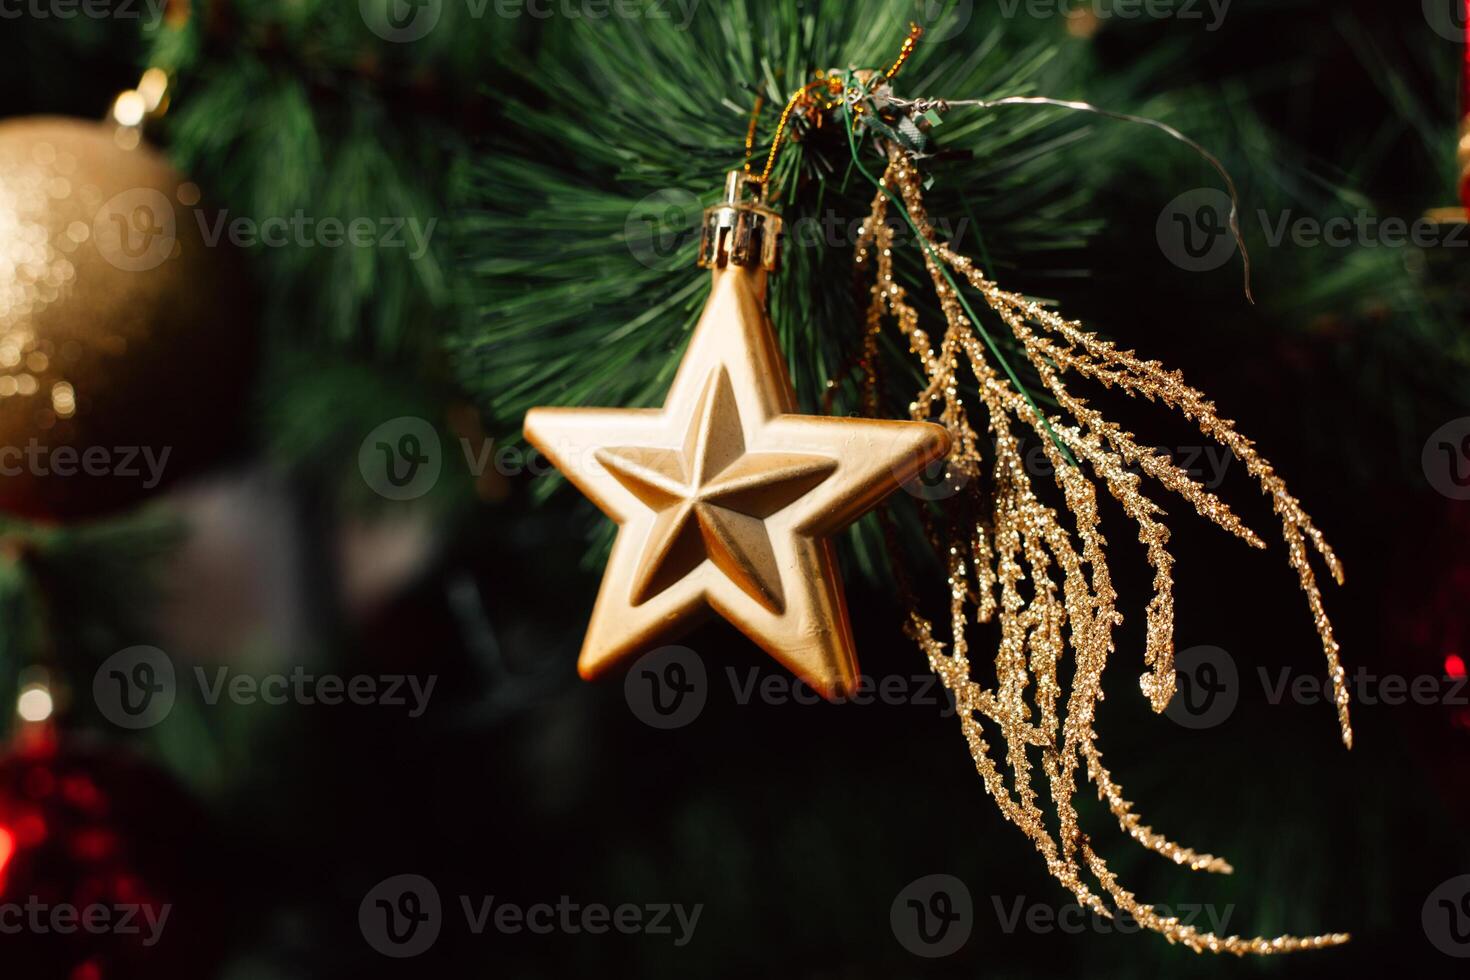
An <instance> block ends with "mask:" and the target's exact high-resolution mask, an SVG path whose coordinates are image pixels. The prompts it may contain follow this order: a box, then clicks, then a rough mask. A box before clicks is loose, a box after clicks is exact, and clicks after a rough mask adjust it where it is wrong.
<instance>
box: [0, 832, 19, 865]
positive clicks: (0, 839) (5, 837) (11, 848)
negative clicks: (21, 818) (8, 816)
mask: <svg viewBox="0 0 1470 980" xmlns="http://www.w3.org/2000/svg"><path fill="white" fill-rule="evenodd" d="M14 853H15V835H14V834H12V833H11V832H10V828H8V827H0V875H3V874H5V866H6V865H7V864H9V863H10V857H11V855H13V854H14Z"/></svg>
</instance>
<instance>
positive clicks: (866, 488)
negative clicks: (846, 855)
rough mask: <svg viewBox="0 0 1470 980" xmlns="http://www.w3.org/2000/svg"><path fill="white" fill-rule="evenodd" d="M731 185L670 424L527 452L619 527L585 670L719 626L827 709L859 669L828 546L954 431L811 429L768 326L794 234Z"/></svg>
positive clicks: (654, 414)
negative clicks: (784, 241)
mask: <svg viewBox="0 0 1470 980" xmlns="http://www.w3.org/2000/svg"><path fill="white" fill-rule="evenodd" d="M746 179H747V178H746V177H745V175H744V174H742V173H739V172H736V173H732V174H731V175H730V177H729V180H728V181H727V184H726V190H725V199H724V201H723V202H722V203H720V204H718V205H716V206H715V207H712V208H710V209H708V210H707V211H706V212H705V215H704V228H703V236H702V240H701V245H700V259H699V262H700V265H701V266H704V267H706V268H710V269H712V270H713V273H712V274H713V283H712V287H711V289H710V296H709V300H708V301H707V302H706V304H705V307H704V312H703V314H702V315H701V317H700V319H699V324H698V326H697V327H696V328H695V330H694V335H693V337H692V338H691V339H690V341H689V349H688V351H686V352H685V354H684V360H683V362H682V363H681V364H680V365H679V370H678V373H677V374H676V375H675V377H674V383H673V387H671V388H670V389H669V393H668V397H667V398H666V399H665V401H664V405H663V408H659V409H612V408H537V409H533V410H532V411H530V412H529V413H527V415H526V422H525V431H526V438H527V439H528V440H529V441H530V442H531V443H532V444H533V445H534V446H535V447H536V448H537V449H539V450H540V451H541V452H542V453H544V454H545V455H546V456H547V458H549V459H550V460H551V461H552V463H554V464H555V465H556V467H557V469H559V470H561V472H562V473H563V474H564V475H565V476H566V477H567V479H569V480H570V481H571V482H572V483H573V484H575V485H576V487H577V488H578V489H579V490H581V491H582V492H583V493H584V494H586V495H587V497H588V498H590V499H591V500H592V501H593V502H594V503H596V504H597V506H598V507H600V508H601V509H602V511H603V513H605V514H607V516H608V517H610V518H612V519H613V520H614V521H617V523H618V525H619V527H618V535H617V539H616V540H615V541H614V543H613V548H612V554H611V556H610V557H609V559H608V564H607V571H606V573H605V574H604V576H603V579H602V588H601V589H600V591H599V592H598V596H597V602H596V605H595V606H594V608H593V610H592V621H591V622H590V623H589V624H588V627H587V638H586V640H585V642H584V643H583V646H582V654H581V658H580V660H579V661H578V670H579V671H580V672H581V674H582V676H583V677H585V678H588V679H589V680H590V679H593V678H596V677H598V676H600V675H602V674H604V673H605V672H607V671H609V670H611V669H613V668H615V667H617V666H619V665H620V664H622V663H624V662H625V661H627V660H629V659H631V658H634V657H636V656H638V655H639V654H640V653H642V652H644V651H646V650H648V649H650V648H651V647H653V646H655V645H657V644H658V643H660V642H665V641H669V640H671V639H674V638H676V637H677V636H678V635H680V634H682V633H684V632H686V631H687V630H689V629H692V628H693V627H694V626H695V625H697V624H698V623H699V622H700V620H701V619H702V618H704V617H705V616H707V615H708V614H709V613H711V612H714V613H718V614H719V615H720V616H723V617H724V618H725V619H727V620H729V621H730V622H731V623H733V624H734V625H735V626H736V627H737V628H738V629H739V630H740V631H741V632H743V633H744V634H745V635H746V636H748V637H750V639H752V640H754V641H755V642H756V643H757V644H759V645H760V646H761V647H762V648H763V649H765V650H766V652H768V653H769V654H770V655H771V656H773V657H775V658H776V660H778V661H779V662H780V663H782V664H783V665H785V666H786V668H787V669H788V670H790V671H791V672H792V673H794V674H795V675H796V676H797V677H799V678H801V680H803V681H805V682H806V683H807V684H809V685H810V686H811V687H812V688H813V689H814V690H816V691H817V692H818V693H820V694H821V695H822V696H824V697H827V698H829V699H834V698H840V697H845V696H848V695H850V694H851V693H852V692H853V691H854V690H855V689H856V683H857V655H856V653H855V651H854V648H853V638H852V628H851V626H850V624H849V622H848V618H847V607H846V604H845V603H844V601H843V597H842V585H841V582H840V581H839V579H838V577H837V567H836V556H835V554H834V552H833V548H832V544H831V542H830V540H828V539H829V538H830V536H831V535H833V534H835V533H836V532H837V531H840V530H841V529H842V528H844V527H846V526H847V525H848V524H850V523H851V522H852V521H854V520H856V519H857V518H858V517H860V516H861V515H862V514H863V513H865V512H866V511H868V510H870V509H871V508H873V507H874V506H876V505H877V504H878V503H879V502H880V501H882V500H883V499H884V498H885V497H887V496H888V495H889V494H890V493H892V492H893V491H894V490H896V489H898V487H899V486H901V485H902V484H903V483H904V482H906V481H908V480H910V479H912V478H914V477H915V476H917V475H918V474H919V472H920V471H921V470H923V468H924V467H926V466H928V465H929V464H930V463H932V462H934V461H935V460H938V459H940V458H942V457H944V456H945V455H946V454H947V453H948V452H949V435H948V433H947V432H946V431H945V429H944V427H943V426H939V425H931V424H929V423H926V422H897V421H882V420H876V419H854V418H830V417H823V416H811V415H797V414H795V410H796V394H795V392H794V390H793V389H792V386H791V379H790V377H789V376H788V374H787V371H786V362H785V359H784V358H783V357H782V355H781V350H780V348H779V347H778V346H777V343H776V336H775V332H774V330H773V329H772V327H771V322H770V320H769V319H768V318H767V316H766V312H765V302H766V277H767V274H768V273H769V272H770V271H771V270H772V269H774V268H775V264H776V251H777V249H776V246H777V238H778V236H779V234H780V218H779V217H778V216H777V215H776V214H774V213H773V212H771V211H770V210H768V209H766V208H764V207H762V206H760V205H759V204H755V203H752V202H750V201H748V200H742V191H743V187H744V184H745V182H746Z"/></svg>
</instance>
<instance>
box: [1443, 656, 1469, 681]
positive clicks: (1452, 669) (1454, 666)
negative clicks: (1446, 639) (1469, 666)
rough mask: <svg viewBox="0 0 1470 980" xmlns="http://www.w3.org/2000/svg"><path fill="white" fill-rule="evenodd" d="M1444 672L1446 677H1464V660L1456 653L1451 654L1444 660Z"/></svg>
mask: <svg viewBox="0 0 1470 980" xmlns="http://www.w3.org/2000/svg"><path fill="white" fill-rule="evenodd" d="M1444 672H1445V675H1446V676H1448V677H1464V676H1465V658H1464V657H1462V656H1460V655H1459V654H1458V653H1452V654H1450V655H1448V656H1447V657H1445V658H1444Z"/></svg>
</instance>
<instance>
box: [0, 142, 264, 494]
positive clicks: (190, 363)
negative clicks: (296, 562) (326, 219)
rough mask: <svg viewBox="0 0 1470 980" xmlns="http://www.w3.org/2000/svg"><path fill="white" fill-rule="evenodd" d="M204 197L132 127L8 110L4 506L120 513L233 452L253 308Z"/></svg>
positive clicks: (1, 268) (1, 148)
mask: <svg viewBox="0 0 1470 980" xmlns="http://www.w3.org/2000/svg"><path fill="white" fill-rule="evenodd" d="M199 198H200V192H199V189H198V188H197V187H195V186H194V185H193V184H192V183H189V182H188V181H186V180H185V179H184V178H183V177H181V176H180V175H179V174H178V173H177V172H176V171H175V170H174V169H173V167H172V166H170V165H169V163H168V161H167V160H166V159H164V157H163V156H162V155H161V154H159V153H158V152H157V151H155V150H153V149H151V148H149V147H148V146H146V145H142V144H140V143H139V141H138V139H137V134H136V132H135V131H131V130H125V129H123V130H120V129H118V128H117V127H116V126H115V125H113V124H110V123H109V124H103V123H95V122H87V121H83V120H76V119H62V118H49V117H34V118H24V119H15V120H9V121H5V122H0V511H5V512H8V513H11V514H15V515H22V516H26V517H31V518H47V519H52V520H69V519H75V518H80V517H90V516H96V515H100V514H104V513H107V512H109V511H115V510H118V509H120V508H124V507H127V506H129V505H131V504H133V503H136V502H137V501H139V500H140V499H142V498H143V497H145V496H147V495H148V494H150V493H152V492H154V491H156V490H157V488H158V487H159V486H161V485H163V484H165V483H167V482H168V481H171V480H173V479H176V478H178V477H180V476H184V475H187V474H188V473H190V472H194V471H197V470H198V469H199V468H200V467H202V466H204V465H206V464H207V463H209V462H211V461H212V460H213V459H215V458H217V457H218V456H219V455H220V454H221V453H223V452H227V451H229V450H231V449H233V448H236V447H237V446H238V444H239V439H238V434H239V429H240V427H241V424H242V423H243V419H244V412H243V408H242V405H243V402H244V400H245V393H246V386H247V383H248V380H249V376H250V369H251V367H252V365H253V361H254V345H253V343H252V337H253V333H254V331H253V325H254V324H253V320H254V317H253V315H252V310H251V304H250V303H249V302H248V293H247V291H246V290H245V287H244V280H243V278H242V276H241V275H240V273H239V269H238V267H237V266H238V258H239V257H238V256H237V255H235V254H232V253H231V252H230V251H229V249H228V245H227V243H226V241H225V240H224V239H219V240H218V241H216V242H215V243H214V245H213V247H210V246H209V244H208V243H207V241H206V239H205V236H204V234H203V233H202V232H201V228H202V227H209V226H208V224H207V223H204V222H201V221H199V220H197V215H198V214H199V213H200V212H198V211H197V206H198V204H199Z"/></svg>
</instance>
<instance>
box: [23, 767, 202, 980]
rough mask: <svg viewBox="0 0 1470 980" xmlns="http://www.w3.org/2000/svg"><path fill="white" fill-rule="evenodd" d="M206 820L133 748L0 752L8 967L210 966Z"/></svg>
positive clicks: (72, 979) (83, 979)
mask: <svg viewBox="0 0 1470 980" xmlns="http://www.w3.org/2000/svg"><path fill="white" fill-rule="evenodd" d="M203 825H204V824H203V820H202V819H201V817H200V815H199V813H198V811H197V809H196V807H195V806H194V804H193V803H192V801H191V800H190V799H189V798H188V797H187V796H186V795H185V794H184V793H183V791H182V790H181V789H180V788H179V787H178V786H177V784H175V783H174V782H173V780H172V779H170V778H169V777H168V776H166V775H165V774H163V773H161V772H159V771H158V770H156V769H154V768H152V767H151V766H148V765H146V764H144V763H142V762H141V761H139V760H138V759H136V758H135V757H132V756H129V755H125V754H121V753H118V752H116V751H113V750H105V751H104V750H101V749H94V748H88V747H84V746H79V745H72V744H67V743H58V742H56V741H54V740H46V741H44V742H42V743H39V744H37V745H33V746H28V747H25V748H22V749H19V750H16V751H14V752H12V753H11V754H10V755H8V756H6V757H4V758H3V759H0V949H3V951H4V952H3V960H0V961H3V962H4V964H5V973H6V975H7V976H14V977H26V978H28V980H29V978H37V980H41V978H51V977H55V978H58V980H129V978H144V977H147V978H149V980H168V978H179V980H184V978H189V980H197V978H200V977H204V976H208V975H209V974H210V970H211V968H212V967H213V966H214V965H215V964H216V963H217V960H218V956H219V951H220V949H221V947H222V945H223V942H224V936H223V928H222V925H221V924H222V922H223V921H224V916H223V915H222V914H220V911H219V906H218V902H216V901H212V900H211V899H210V896H209V894H208V892H207V890H206V889H205V888H203V887H201V886H202V885H203V884H204V882H205V879H204V878H203V877H202V875H201V874H200V869H199V859H198V856H199V854H200V853H201V850H200V845H199V828H200V827H202V826H203Z"/></svg>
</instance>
